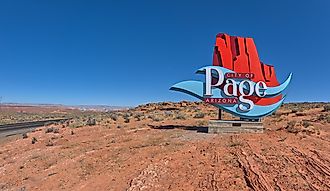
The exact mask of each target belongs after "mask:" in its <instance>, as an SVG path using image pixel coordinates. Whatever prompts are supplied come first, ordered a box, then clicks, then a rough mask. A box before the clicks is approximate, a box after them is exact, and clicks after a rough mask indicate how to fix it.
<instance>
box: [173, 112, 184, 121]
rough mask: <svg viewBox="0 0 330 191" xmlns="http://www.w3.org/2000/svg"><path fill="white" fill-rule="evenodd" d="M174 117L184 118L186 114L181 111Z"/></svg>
mask: <svg viewBox="0 0 330 191" xmlns="http://www.w3.org/2000/svg"><path fill="white" fill-rule="evenodd" d="M175 119H179V120H184V119H186V115H185V114H183V113H178V114H176V115H175Z"/></svg>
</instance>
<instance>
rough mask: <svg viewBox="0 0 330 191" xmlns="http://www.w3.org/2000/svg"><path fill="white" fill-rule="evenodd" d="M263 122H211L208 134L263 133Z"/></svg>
mask: <svg viewBox="0 0 330 191" xmlns="http://www.w3.org/2000/svg"><path fill="white" fill-rule="evenodd" d="M263 132H264V127H263V125H262V122H253V121H240V120H235V121H228V120H210V121H209V124H208V133H218V134H221V133H263Z"/></svg>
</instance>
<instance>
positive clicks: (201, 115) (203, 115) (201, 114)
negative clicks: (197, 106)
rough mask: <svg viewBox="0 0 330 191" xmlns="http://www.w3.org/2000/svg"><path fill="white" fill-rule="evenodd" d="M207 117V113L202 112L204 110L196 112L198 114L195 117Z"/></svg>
mask: <svg viewBox="0 0 330 191" xmlns="http://www.w3.org/2000/svg"><path fill="white" fill-rule="evenodd" d="M204 117H205V114H204V113H202V112H198V113H196V115H195V116H194V118H204Z"/></svg>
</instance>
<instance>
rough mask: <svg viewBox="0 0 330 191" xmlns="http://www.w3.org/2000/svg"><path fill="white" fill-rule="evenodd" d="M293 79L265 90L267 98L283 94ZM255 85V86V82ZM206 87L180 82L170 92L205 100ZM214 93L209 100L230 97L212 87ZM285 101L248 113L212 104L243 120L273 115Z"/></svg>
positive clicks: (202, 69) (255, 107) (224, 69)
mask: <svg viewBox="0 0 330 191" xmlns="http://www.w3.org/2000/svg"><path fill="white" fill-rule="evenodd" d="M207 67H217V66H207ZM207 67H203V68H201V69H199V70H198V71H197V73H204V74H205V69H206V68H207ZM219 69H220V70H222V72H223V73H224V74H225V73H227V72H231V73H234V71H232V70H228V69H226V68H223V67H219ZM212 75H213V74H212ZM214 75H215V77H217V76H216V74H214ZM291 78H292V73H290V75H289V77H288V78H287V79H286V80H285V82H284V83H282V84H281V85H279V86H276V87H268V89H267V90H265V91H266V94H267V96H266V97H273V96H277V95H279V94H281V92H282V91H283V90H285V89H286V88H287V86H288V85H289V83H290V81H291ZM253 85H255V83H254V82H253ZM204 86H205V85H204V83H203V82H200V81H194V80H190V81H183V82H179V83H177V84H175V85H173V86H172V87H171V88H170V90H174V91H179V92H183V93H186V94H189V95H192V96H194V97H196V98H198V99H201V100H204ZM212 91H213V96H211V97H209V98H227V97H228V96H226V95H224V94H223V92H222V90H221V89H219V88H214V87H212ZM284 99H285V96H284V97H283V98H282V99H281V100H280V101H278V102H277V103H274V104H272V105H267V106H260V105H254V107H253V109H251V110H249V111H246V112H243V111H241V110H240V109H239V108H238V104H235V105H223V104H216V103H211V104H212V105H214V106H216V107H218V108H220V109H222V110H224V111H226V112H228V113H231V114H233V115H236V116H238V117H241V118H250V119H259V118H261V117H265V116H268V115H270V114H272V113H273V112H275V111H276V110H277V109H278V108H279V107H280V106H281V104H282V103H283V101H284Z"/></svg>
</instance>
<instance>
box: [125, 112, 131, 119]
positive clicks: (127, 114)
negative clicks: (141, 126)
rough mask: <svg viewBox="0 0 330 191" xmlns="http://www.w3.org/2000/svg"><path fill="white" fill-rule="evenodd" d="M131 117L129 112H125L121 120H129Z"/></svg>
mask: <svg viewBox="0 0 330 191" xmlns="http://www.w3.org/2000/svg"><path fill="white" fill-rule="evenodd" d="M131 116H132V113H131V112H125V113H124V114H123V118H129V117H131Z"/></svg>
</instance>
